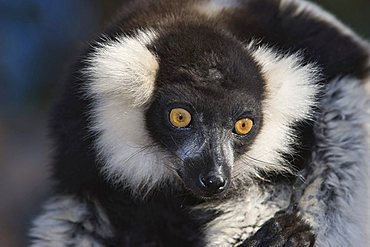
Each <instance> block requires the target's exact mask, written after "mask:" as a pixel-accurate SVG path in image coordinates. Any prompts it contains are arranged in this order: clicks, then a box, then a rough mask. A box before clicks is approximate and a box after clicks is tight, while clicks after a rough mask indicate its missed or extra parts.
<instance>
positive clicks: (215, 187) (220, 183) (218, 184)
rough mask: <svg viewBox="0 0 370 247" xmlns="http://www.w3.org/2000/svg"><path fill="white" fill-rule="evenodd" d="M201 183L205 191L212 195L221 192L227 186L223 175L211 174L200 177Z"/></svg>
mask: <svg viewBox="0 0 370 247" xmlns="http://www.w3.org/2000/svg"><path fill="white" fill-rule="evenodd" d="M200 182H201V184H202V186H203V187H204V189H205V190H207V191H208V192H211V193H216V192H221V191H222V190H223V189H224V188H225V185H226V182H227V180H226V178H225V177H224V176H222V175H221V174H211V175H208V176H206V177H204V176H200Z"/></svg>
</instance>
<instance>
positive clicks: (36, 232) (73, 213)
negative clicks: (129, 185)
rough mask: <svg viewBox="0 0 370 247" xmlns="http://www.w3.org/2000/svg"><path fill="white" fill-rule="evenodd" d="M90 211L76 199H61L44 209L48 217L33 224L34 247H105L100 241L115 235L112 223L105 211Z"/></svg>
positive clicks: (46, 205)
mask: <svg viewBox="0 0 370 247" xmlns="http://www.w3.org/2000/svg"><path fill="white" fill-rule="evenodd" d="M92 205H94V210H93V211H92V210H90V209H91V208H92V207H91V206H90V207H88V206H87V204H85V203H84V202H81V201H79V200H78V199H76V198H74V197H73V196H57V197H54V198H52V199H50V200H49V201H48V203H47V204H45V206H44V213H43V214H42V215H40V216H39V217H38V218H36V219H35V220H34V222H33V228H32V229H31V231H30V237H31V238H32V244H31V246H32V247H50V246H53V247H65V246H81V247H103V246H104V244H103V243H102V242H101V241H100V239H97V238H96V237H98V238H109V237H111V236H112V235H113V232H112V228H111V225H110V223H109V220H108V218H107V216H106V215H105V213H104V212H103V210H102V209H101V207H100V206H99V205H98V204H97V203H93V204H92Z"/></svg>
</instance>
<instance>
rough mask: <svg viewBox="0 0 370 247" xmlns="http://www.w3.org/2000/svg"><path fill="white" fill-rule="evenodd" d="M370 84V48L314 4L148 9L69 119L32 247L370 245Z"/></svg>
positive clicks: (102, 59) (93, 55) (74, 85)
mask: <svg viewBox="0 0 370 247" xmlns="http://www.w3.org/2000/svg"><path fill="white" fill-rule="evenodd" d="M368 72H369V46H368V44H367V43H366V42H365V41H363V40H362V39H361V38H359V37H358V36H357V35H356V34H354V33H353V32H352V31H351V30H350V29H348V28H347V27H345V26H344V25H343V24H341V23H340V22H339V21H337V20H336V19H335V18H334V17H332V16H331V15H330V14H328V13H326V12H324V11H323V10H321V9H320V8H318V7H316V6H315V5H314V4H311V3H309V2H305V1H298V0H297V1H296V0H248V1H242V0H232V1H222V0H210V1H192V0H188V1H181V0H175V1H173V0H172V1H170V0H160V1H154V0H153V1H150V0H147V1H133V2H132V3H130V4H129V6H125V8H124V10H123V12H122V14H121V15H120V16H119V17H117V18H116V20H115V22H114V23H113V24H112V25H111V26H110V28H108V29H107V30H106V31H104V33H103V34H102V35H101V36H99V37H98V38H97V39H96V41H95V43H93V45H92V46H91V47H90V48H89V49H88V50H86V52H85V53H84V55H83V56H82V59H81V60H80V61H78V63H77V64H76V66H75V67H74V68H73V73H72V74H71V76H70V78H69V80H68V81H67V83H66V86H65V90H64V92H63V93H62V95H61V99H60V100H59V103H58V104H57V106H56V108H55V109H54V114H53V116H52V131H53V136H54V139H55V144H56V149H55V155H54V156H55V157H54V162H53V178H54V179H55V181H56V186H55V192H54V193H55V196H54V197H53V198H51V199H50V201H49V202H48V203H46V205H45V211H44V213H43V214H41V215H40V216H39V217H38V218H37V219H36V220H35V223H34V227H33V228H32V229H31V236H32V238H33V240H32V243H33V245H32V246H174V245H177V246H239V245H240V246H312V245H314V244H316V245H317V246H339V245H336V244H334V243H340V244H341V243H342V242H343V241H344V242H343V243H344V244H343V246H349V245H353V246H360V245H359V244H364V243H366V241H367V240H366V236H365V235H366V234H365V232H364V228H363V224H366V222H365V223H364V222H361V217H357V216H353V217H350V216H349V215H346V213H348V212H349V211H350V209H351V207H354V208H355V207H357V206H358V205H357V204H358V203H359V199H358V197H359V195H358V193H360V192H361V193H362V192H364V191H366V187H365V186H366V183H365V182H366V179H367V178H368V175H366V169H368V167H369V166H370V164H369V162H366V158H367V157H368V151H367V150H368V149H366V147H367V146H366V145H368V144H367V143H366V136H365V135H364V133H365V134H366V133H367V130H366V129H365V127H364V125H365V123H366V121H367V120H366V118H365V117H359V116H360V115H361V111H362V110H363V109H367V108H366V107H367V105H366V104H367V101H366V99H367V97H368V96H367V95H366V94H365V93H364V92H363V90H362V87H363V85H362V83H361V81H365V80H366V78H367V76H368ZM347 89H348V90H351V91H348V92H347V94H346V95H344V94H343V92H345V91H343V90H347ZM338 95H339V96H338ZM351 95H353V96H355V97H356V99H355V100H354V103H353V104H347V103H344V102H346V100H348V97H351ZM346 97H347V98H346ZM333 109H337V110H333ZM354 109H355V110H356V111H357V112H356V113H355V114H352V111H354ZM172 114H174V116H175V118H174V119H173V118H172V116H173V115H172ZM356 114H358V115H356ZM362 115H363V116H365V115H366V113H365V111H364V113H363V114H362ZM346 116H347V118H346ZM342 117H343V119H344V120H345V122H344V123H345V124H346V125H345V126H343V125H344V123H343V122H340V120H341V118H342ZM186 120H189V121H188V122H185V124H184V121H186ZM313 120H314V121H313ZM344 120H343V121H344ZM240 121H241V122H240ZM313 122H315V124H313ZM316 123H318V124H316ZM346 126H348V127H351V128H353V129H354V130H355V131H354V134H351V135H350V134H343V136H342V137H337V136H336V134H337V133H338V132H342V131H345V130H349V129H351V128H348V127H346ZM247 127H250V128H247ZM246 128H247V129H246ZM347 128H348V129H347ZM245 130H247V131H246V132H244V131H245ZM313 130H314V131H313ZM343 138H344V139H343ZM349 144H353V145H352V146H351V145H349ZM339 149H340V150H347V151H348V153H347V154H346V156H345V157H342V156H340V155H337V154H336V153H335V152H336V150H339ZM336 165H337V166H336ZM289 174H290V175H289ZM292 174H293V176H292ZM333 177H334V178H333ZM302 181H304V182H302ZM352 190H358V191H357V192H354V191H352ZM361 203H362V205H361V206H362V207H363V208H366V207H368V206H369V200H367V201H366V200H365V201H364V202H361ZM365 211H366V210H365ZM356 217H357V218H356ZM362 218H363V217H362ZM367 223H368V222H367ZM337 224H338V225H337ZM341 224H342V225H341ZM336 241H337V242H336ZM341 241H342V242H341ZM348 244H349V245H348Z"/></svg>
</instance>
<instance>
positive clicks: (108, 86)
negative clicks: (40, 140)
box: [84, 31, 172, 193]
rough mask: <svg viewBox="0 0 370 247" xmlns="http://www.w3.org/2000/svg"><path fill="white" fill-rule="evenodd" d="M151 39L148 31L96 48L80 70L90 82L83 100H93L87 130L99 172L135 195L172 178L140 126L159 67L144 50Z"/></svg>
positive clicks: (152, 34)
mask: <svg viewBox="0 0 370 247" xmlns="http://www.w3.org/2000/svg"><path fill="white" fill-rule="evenodd" d="M155 37H156V34H155V33H154V32H153V31H146V32H144V31H139V32H138V33H137V36H135V37H125V36H124V37H120V38H117V39H116V40H113V41H108V42H107V43H104V44H101V45H100V47H99V48H97V49H96V51H95V53H94V54H93V56H92V57H91V58H90V59H89V60H88V63H89V67H88V68H86V69H85V70H84V72H85V74H86V75H87V76H88V77H89V78H90V83H89V84H88V88H87V90H86V91H87V95H88V96H89V97H92V98H93V99H94V103H93V105H92V126H91V130H92V131H93V132H94V133H96V134H97V142H96V149H97V150H98V152H99V155H100V158H101V160H102V162H103V164H104V166H103V168H102V170H103V172H104V173H105V174H106V175H107V177H108V178H109V179H110V180H111V181H112V182H113V183H116V184H120V185H123V186H125V187H130V188H131V189H132V191H133V192H134V193H137V192H143V193H146V192H148V191H149V190H150V189H152V188H153V187H155V186H156V185H159V184H161V182H163V181H165V180H166V179H167V178H169V177H170V176H171V175H172V173H170V172H169V170H168V169H167V168H166V164H164V161H163V160H164V159H163V155H161V152H160V151H159V150H158V149H157V148H156V147H154V146H153V142H152V140H151V138H150V137H149V136H148V133H147V130H146V126H145V121H144V119H145V117H144V107H145V106H144V105H145V104H146V103H147V102H148V101H149V99H150V97H151V95H152V92H153V89H154V82H155V78H156V72H157V70H158V67H159V64H158V61H157V58H156V56H155V55H154V54H152V53H151V52H150V51H149V50H148V49H147V48H146V45H149V44H150V42H152V41H153V40H154V39H155Z"/></svg>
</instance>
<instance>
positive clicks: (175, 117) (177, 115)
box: [170, 108, 191, 128]
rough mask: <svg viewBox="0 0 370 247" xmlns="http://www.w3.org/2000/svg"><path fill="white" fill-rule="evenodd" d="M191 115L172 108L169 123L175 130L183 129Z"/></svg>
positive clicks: (181, 109) (180, 109)
mask: <svg viewBox="0 0 370 247" xmlns="http://www.w3.org/2000/svg"><path fill="white" fill-rule="evenodd" d="M190 121H191V114H190V113H189V112H188V111H187V110H185V109H183V108H173V109H172V110H171V112H170V122H171V124H172V125H173V126H175V127H177V128H185V127H186V126H188V125H189V124H190Z"/></svg>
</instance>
